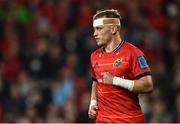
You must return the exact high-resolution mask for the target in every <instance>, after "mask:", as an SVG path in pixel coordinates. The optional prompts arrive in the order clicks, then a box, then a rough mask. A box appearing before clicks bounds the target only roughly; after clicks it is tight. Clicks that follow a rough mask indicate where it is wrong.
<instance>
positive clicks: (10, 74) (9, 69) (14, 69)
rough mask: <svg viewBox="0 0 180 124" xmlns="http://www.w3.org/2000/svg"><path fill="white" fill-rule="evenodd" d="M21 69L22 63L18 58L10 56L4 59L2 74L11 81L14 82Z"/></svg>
mask: <svg viewBox="0 0 180 124" xmlns="http://www.w3.org/2000/svg"><path fill="white" fill-rule="evenodd" d="M21 69H22V63H21V61H20V59H18V58H11V59H8V60H6V61H4V73H3V76H4V78H5V79H6V80H9V81H10V82H12V83H16V81H17V80H18V77H19V74H20V72H21Z"/></svg>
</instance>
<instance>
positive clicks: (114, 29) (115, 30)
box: [111, 25, 118, 35]
mask: <svg viewBox="0 0 180 124" xmlns="http://www.w3.org/2000/svg"><path fill="white" fill-rule="evenodd" d="M117 31H118V27H117V26H115V25H112V26H111V33H112V34H113V35H114V34H116V32H117Z"/></svg>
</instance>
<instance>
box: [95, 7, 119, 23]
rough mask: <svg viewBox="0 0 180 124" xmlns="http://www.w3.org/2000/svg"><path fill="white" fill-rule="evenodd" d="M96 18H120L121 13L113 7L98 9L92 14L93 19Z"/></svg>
mask: <svg viewBox="0 0 180 124" xmlns="http://www.w3.org/2000/svg"><path fill="white" fill-rule="evenodd" d="M98 18H119V20H120V19H121V15H120V13H119V12H118V10H115V9H107V10H98V11H97V12H96V14H95V15H94V16H93V20H95V19H98Z"/></svg>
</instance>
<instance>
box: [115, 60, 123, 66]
mask: <svg viewBox="0 0 180 124" xmlns="http://www.w3.org/2000/svg"><path fill="white" fill-rule="evenodd" d="M121 63H122V59H116V61H115V62H114V66H115V67H118V66H119V65H121Z"/></svg>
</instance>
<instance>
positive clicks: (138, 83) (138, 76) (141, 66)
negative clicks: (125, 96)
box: [131, 48, 153, 93]
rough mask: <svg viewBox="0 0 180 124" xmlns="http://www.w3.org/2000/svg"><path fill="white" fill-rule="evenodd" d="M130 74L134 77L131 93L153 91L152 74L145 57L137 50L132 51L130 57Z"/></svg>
mask: <svg viewBox="0 0 180 124" xmlns="http://www.w3.org/2000/svg"><path fill="white" fill-rule="evenodd" d="M131 72H132V73H133V75H134V79H135V80H134V82H135V83H134V88H133V91H134V92H137V93H145V92H150V91H152V89H153V81H152V73H151V70H150V67H149V65H148V63H147V61H146V57H145V55H144V54H143V52H141V51H140V50H139V49H137V48H136V49H134V52H133V53H132V56H131Z"/></svg>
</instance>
